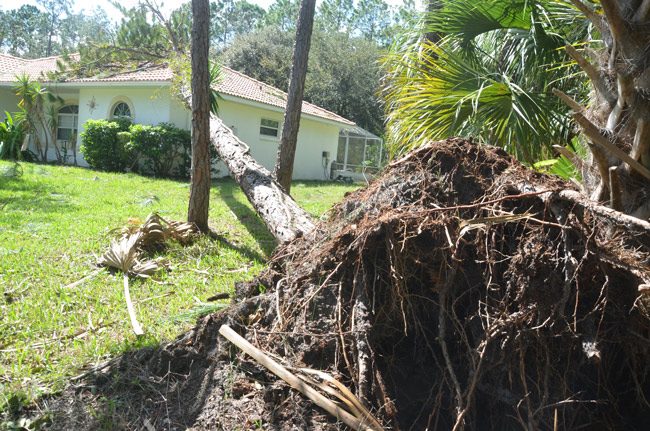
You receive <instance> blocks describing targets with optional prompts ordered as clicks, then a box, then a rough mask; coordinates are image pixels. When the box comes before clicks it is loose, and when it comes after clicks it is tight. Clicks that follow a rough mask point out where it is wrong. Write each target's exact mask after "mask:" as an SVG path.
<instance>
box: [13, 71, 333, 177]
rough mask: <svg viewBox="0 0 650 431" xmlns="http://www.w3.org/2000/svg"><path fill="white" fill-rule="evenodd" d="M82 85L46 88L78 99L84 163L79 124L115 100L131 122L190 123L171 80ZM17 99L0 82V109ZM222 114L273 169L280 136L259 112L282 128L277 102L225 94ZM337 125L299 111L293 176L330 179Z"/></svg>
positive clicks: (106, 112) (107, 112)
mask: <svg viewBox="0 0 650 431" xmlns="http://www.w3.org/2000/svg"><path fill="white" fill-rule="evenodd" d="M90 85H92V84H88V85H87V86H80V87H78V88H74V89H73V88H70V87H64V86H61V87H59V88H56V86H52V87H50V88H49V89H50V90H51V91H53V92H55V93H57V94H58V95H60V96H61V97H62V98H63V99H64V100H65V102H66V104H77V105H79V122H78V127H79V133H78V136H77V162H78V164H79V165H81V166H88V165H87V163H86V162H85V161H84V159H83V156H82V155H81V153H80V151H79V148H80V146H81V132H82V131H83V125H84V124H85V123H86V121H88V120H90V119H94V120H99V119H108V118H110V117H111V110H112V109H113V107H114V106H115V104H116V103H118V102H126V103H127V104H128V105H129V107H130V108H131V114H132V115H133V120H134V122H135V123H140V124H151V125H156V124H159V123H162V122H170V123H173V124H174V125H176V126H177V127H180V128H184V129H187V130H190V129H191V125H192V123H191V115H190V111H189V110H188V109H186V108H185V106H184V105H183V104H182V102H180V101H179V100H177V99H176V98H172V97H170V92H169V86H139V85H135V86H134V85H130V86H124V85H122V86H120V85H119V84H116V85H105V84H102V85H100V86H94V87H93V86H90ZM17 101H18V99H17V98H16V97H15V96H14V95H13V94H12V92H11V89H5V88H0V109H2V113H1V114H0V115H2V116H4V111H5V110H8V111H15V110H16V109H17V108H16V104H17ZM219 109H220V116H221V118H222V119H223V121H224V123H225V124H226V125H227V126H230V127H231V128H233V129H234V131H235V134H236V135H237V136H238V137H239V138H240V139H241V140H242V141H244V142H245V143H246V144H248V145H249V147H250V152H251V155H252V156H253V158H255V160H257V161H258V162H259V163H260V164H262V165H263V166H264V167H266V168H267V169H269V170H270V171H272V170H273V167H274V166H275V159H276V156H277V151H278V145H279V143H280V139H279V138H273V137H269V136H264V135H260V123H261V120H262V118H265V119H269V120H275V121H278V122H279V123H280V131H281V129H282V124H281V123H282V119H283V112H282V110H281V109H280V108H275V107H270V106H269V107H266V106H265V105H263V104H258V103H255V102H248V101H242V102H240V101H239V100H238V99H235V98H231V97H229V99H228V100H223V99H222V100H220V101H219ZM339 129H340V127H339V126H338V125H337V124H336V123H333V122H328V121H325V120H323V121H320V120H317V119H313V118H309V117H305V116H303V118H302V119H301V122H300V132H299V133H298V147H297V149H296V158H295V161H294V170H293V178H294V179H304V180H324V179H329V172H330V164H331V162H332V161H333V160H336V151H337V148H338V137H339ZM324 151H327V152H329V160H328V164H327V166H324V165H323V163H324V162H323V157H322V154H323V152H324ZM50 159H51V160H54V159H55V154H54V150H53V148H51V149H50ZM218 169H219V175H220V176H224V175H227V174H228V171H227V169H226V168H225V166H224V165H223V164H221V163H220V164H219V166H218Z"/></svg>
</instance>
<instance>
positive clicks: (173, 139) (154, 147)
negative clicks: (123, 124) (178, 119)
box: [127, 123, 191, 177]
mask: <svg viewBox="0 0 650 431" xmlns="http://www.w3.org/2000/svg"><path fill="white" fill-rule="evenodd" d="M129 132H130V134H131V141H130V142H129V143H128V144H127V148H128V149H129V150H130V151H133V152H134V153H135V154H137V155H138V160H139V164H138V169H139V171H140V172H141V173H142V174H145V175H153V176H156V177H170V176H182V177H186V176H187V175H188V174H189V171H188V170H187V169H186V160H187V159H188V158H189V154H190V146H191V138H190V132H189V131H187V130H183V129H179V128H178V127H176V126H174V125H173V124H170V123H160V124H158V125H157V126H147V125H144V124H134V125H132V126H131V128H130V129H129Z"/></svg>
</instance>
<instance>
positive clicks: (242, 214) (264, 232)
mask: <svg viewBox="0 0 650 431" xmlns="http://www.w3.org/2000/svg"><path fill="white" fill-rule="evenodd" d="M213 187H214V188H216V189H217V190H218V191H219V196H220V197H221V199H222V200H223V201H224V203H225V204H226V205H227V206H228V208H230V211H232V212H233V214H235V216H236V217H237V220H239V222H240V223H241V224H242V225H243V226H244V227H245V228H246V230H247V231H248V233H250V234H251V236H252V237H253V239H255V241H257V244H258V245H259V246H260V248H261V249H262V252H263V253H264V254H265V255H266V256H270V255H271V253H273V250H275V247H276V245H277V242H276V241H275V239H274V238H273V236H272V235H271V233H270V232H269V230H268V228H267V227H266V225H265V224H264V222H262V219H260V217H259V216H258V215H257V213H255V211H253V210H252V209H251V208H250V207H249V206H248V205H246V204H243V203H242V202H240V201H239V200H237V198H235V196H234V194H233V192H234V191H235V190H239V186H238V185H237V183H235V182H234V181H232V180H230V179H226V180H219V181H216V182H214V183H213ZM261 260H262V261H263V260H265V258H262V259H261Z"/></svg>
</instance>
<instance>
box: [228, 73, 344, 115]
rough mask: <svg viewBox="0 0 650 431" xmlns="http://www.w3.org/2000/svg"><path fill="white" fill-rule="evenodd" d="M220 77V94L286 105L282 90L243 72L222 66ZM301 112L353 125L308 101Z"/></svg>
mask: <svg viewBox="0 0 650 431" xmlns="http://www.w3.org/2000/svg"><path fill="white" fill-rule="evenodd" d="M221 69H222V79H221V82H220V83H219V84H218V85H217V91H218V92H220V93H222V94H229V95H231V96H236V97H241V98H242V99H247V100H251V101H254V102H259V103H263V104H266V105H271V106H275V107H277V108H282V109H284V108H285V107H286V106H287V93H285V92H284V91H282V90H278V89H277V88H275V87H273V86H271V85H268V84H265V83H263V82H261V81H258V80H256V79H253V78H251V77H250V76H247V75H244V74H243V73H240V72H237V71H235V70H232V69H230V68H228V67H225V66H222V68H221ZM302 112H303V114H308V115H313V116H315V117H320V118H325V119H328V120H332V121H336V122H338V123H344V124H347V125H350V126H352V125H354V122H352V121H350V120H348V119H347V118H343V117H341V116H340V115H337V114H335V113H333V112H330V111H328V110H326V109H323V108H321V107H319V106H316V105H313V104H311V103H309V102H302Z"/></svg>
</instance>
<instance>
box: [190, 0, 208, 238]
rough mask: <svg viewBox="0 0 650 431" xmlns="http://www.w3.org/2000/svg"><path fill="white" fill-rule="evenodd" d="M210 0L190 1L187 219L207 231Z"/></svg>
mask: <svg viewBox="0 0 650 431" xmlns="http://www.w3.org/2000/svg"><path fill="white" fill-rule="evenodd" d="M209 26H210V3H209V1H208V0H192V94H193V95H194V97H193V98H192V171H191V190H190V202H189V209H188V212H187V220H188V221H189V222H192V223H194V224H196V226H197V227H198V228H199V230H201V231H202V232H207V231H208V230H209V227H208V209H209V204H210V151H209V148H210V147H209V145H210V73H209V70H208V69H209V67H208V49H209V31H210V30H209Z"/></svg>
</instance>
